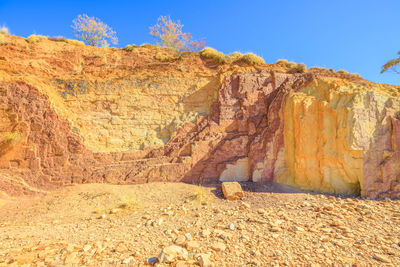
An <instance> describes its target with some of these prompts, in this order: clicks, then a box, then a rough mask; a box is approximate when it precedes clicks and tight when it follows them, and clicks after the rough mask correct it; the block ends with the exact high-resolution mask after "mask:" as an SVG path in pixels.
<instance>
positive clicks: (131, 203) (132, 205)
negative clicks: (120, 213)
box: [118, 196, 138, 210]
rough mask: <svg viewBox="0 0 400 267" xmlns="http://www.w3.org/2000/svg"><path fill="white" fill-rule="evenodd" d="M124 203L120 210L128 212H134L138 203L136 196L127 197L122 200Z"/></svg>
mask: <svg viewBox="0 0 400 267" xmlns="http://www.w3.org/2000/svg"><path fill="white" fill-rule="evenodd" d="M121 201H122V203H121V204H120V205H119V207H118V208H120V209H126V210H134V209H136V207H137V205H138V202H137V200H136V198H135V197H134V196H125V197H123V198H121Z"/></svg>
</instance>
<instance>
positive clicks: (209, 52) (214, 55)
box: [200, 47, 228, 64]
mask: <svg viewBox="0 0 400 267" xmlns="http://www.w3.org/2000/svg"><path fill="white" fill-rule="evenodd" d="M200 56H201V57H203V58H206V59H211V60H213V61H214V62H215V63H218V64H224V63H226V62H227V60H228V57H227V56H226V55H225V54H224V53H222V52H219V51H217V50H215V49H214V48H211V47H206V48H204V49H203V50H201V51H200Z"/></svg>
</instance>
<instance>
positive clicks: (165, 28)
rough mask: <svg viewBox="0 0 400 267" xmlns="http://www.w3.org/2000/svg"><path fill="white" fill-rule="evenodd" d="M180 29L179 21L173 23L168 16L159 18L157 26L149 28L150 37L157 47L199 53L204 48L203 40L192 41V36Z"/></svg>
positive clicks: (181, 25)
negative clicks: (153, 39) (154, 39)
mask: <svg viewBox="0 0 400 267" xmlns="http://www.w3.org/2000/svg"><path fill="white" fill-rule="evenodd" d="M182 28H183V24H181V22H180V21H179V20H178V21H177V22H174V21H172V20H171V18H170V16H160V17H159V18H158V20H157V24H156V25H153V26H151V27H150V35H152V36H154V37H155V38H156V39H157V44H158V45H162V46H168V47H173V48H176V49H179V50H182V51H199V50H201V49H203V48H204V45H205V41H204V40H199V41H195V40H192V35H191V34H190V33H184V32H183V31H182Z"/></svg>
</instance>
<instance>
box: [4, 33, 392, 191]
mask: <svg viewBox="0 0 400 267" xmlns="http://www.w3.org/2000/svg"><path fill="white" fill-rule="evenodd" d="M7 38H12V39H13V40H12V42H9V44H8V45H5V46H1V47H0V51H1V54H2V55H4V56H2V60H0V82H1V84H0V92H1V98H0V114H1V116H2V117H1V121H0V125H1V136H0V143H1V154H0V162H1V163H0V167H1V168H2V169H1V170H0V173H1V175H0V190H2V191H3V192H6V193H8V194H14V195H15V194H21V193H31V192H41V191H43V190H48V189H51V188H53V187H56V186H60V185H64V184H71V183H88V182H108V183H145V182H152V181H185V182H197V183H207V182H215V181H231V180H236V181H254V182H263V181H278V182H280V183H286V184H289V185H293V186H296V187H299V188H302V189H307V190H314V191H320V192H330V193H341V194H361V195H363V196H370V197H397V196H399V194H400V164H399V162H400V113H399V112H400V93H399V87H395V86H388V85H380V84H375V83H371V82H367V81H364V80H363V79H361V78H360V77H358V76H355V75H350V74H337V73H333V72H331V71H328V70H325V71H324V70H309V71H308V72H306V73H293V72H291V71H290V70H286V69H282V68H281V67H278V66H274V65H272V66H269V65H267V66H263V67H257V68H253V67H246V66H239V65H235V64H227V65H223V66H217V65H215V64H213V63H212V62H208V61H205V60H202V59H201V58H200V57H199V56H198V55H196V54H180V55H178V56H177V57H176V60H175V61H173V62H170V63H165V62H158V61H156V60H155V59H154V55H155V53H156V52H157V50H156V49H149V48H138V49H137V50H135V52H131V53H129V52H126V51H119V50H118V51H115V50H109V49H99V48H94V47H75V46H72V45H70V44H66V43H55V42H51V41H47V40H46V41H43V42H42V43H37V44H28V43H26V41H25V39H23V38H17V37H13V36H8V37H7ZM29 51H31V52H29ZM171 53H172V52H171ZM17 81H24V82H17ZM67 120H68V121H69V122H68V121H67Z"/></svg>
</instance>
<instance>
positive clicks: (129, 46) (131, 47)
mask: <svg viewBox="0 0 400 267" xmlns="http://www.w3.org/2000/svg"><path fill="white" fill-rule="evenodd" d="M136 47H138V46H137V45H135V44H131V45H127V46H125V47H124V50H125V51H133V50H134V49H135V48H136Z"/></svg>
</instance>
